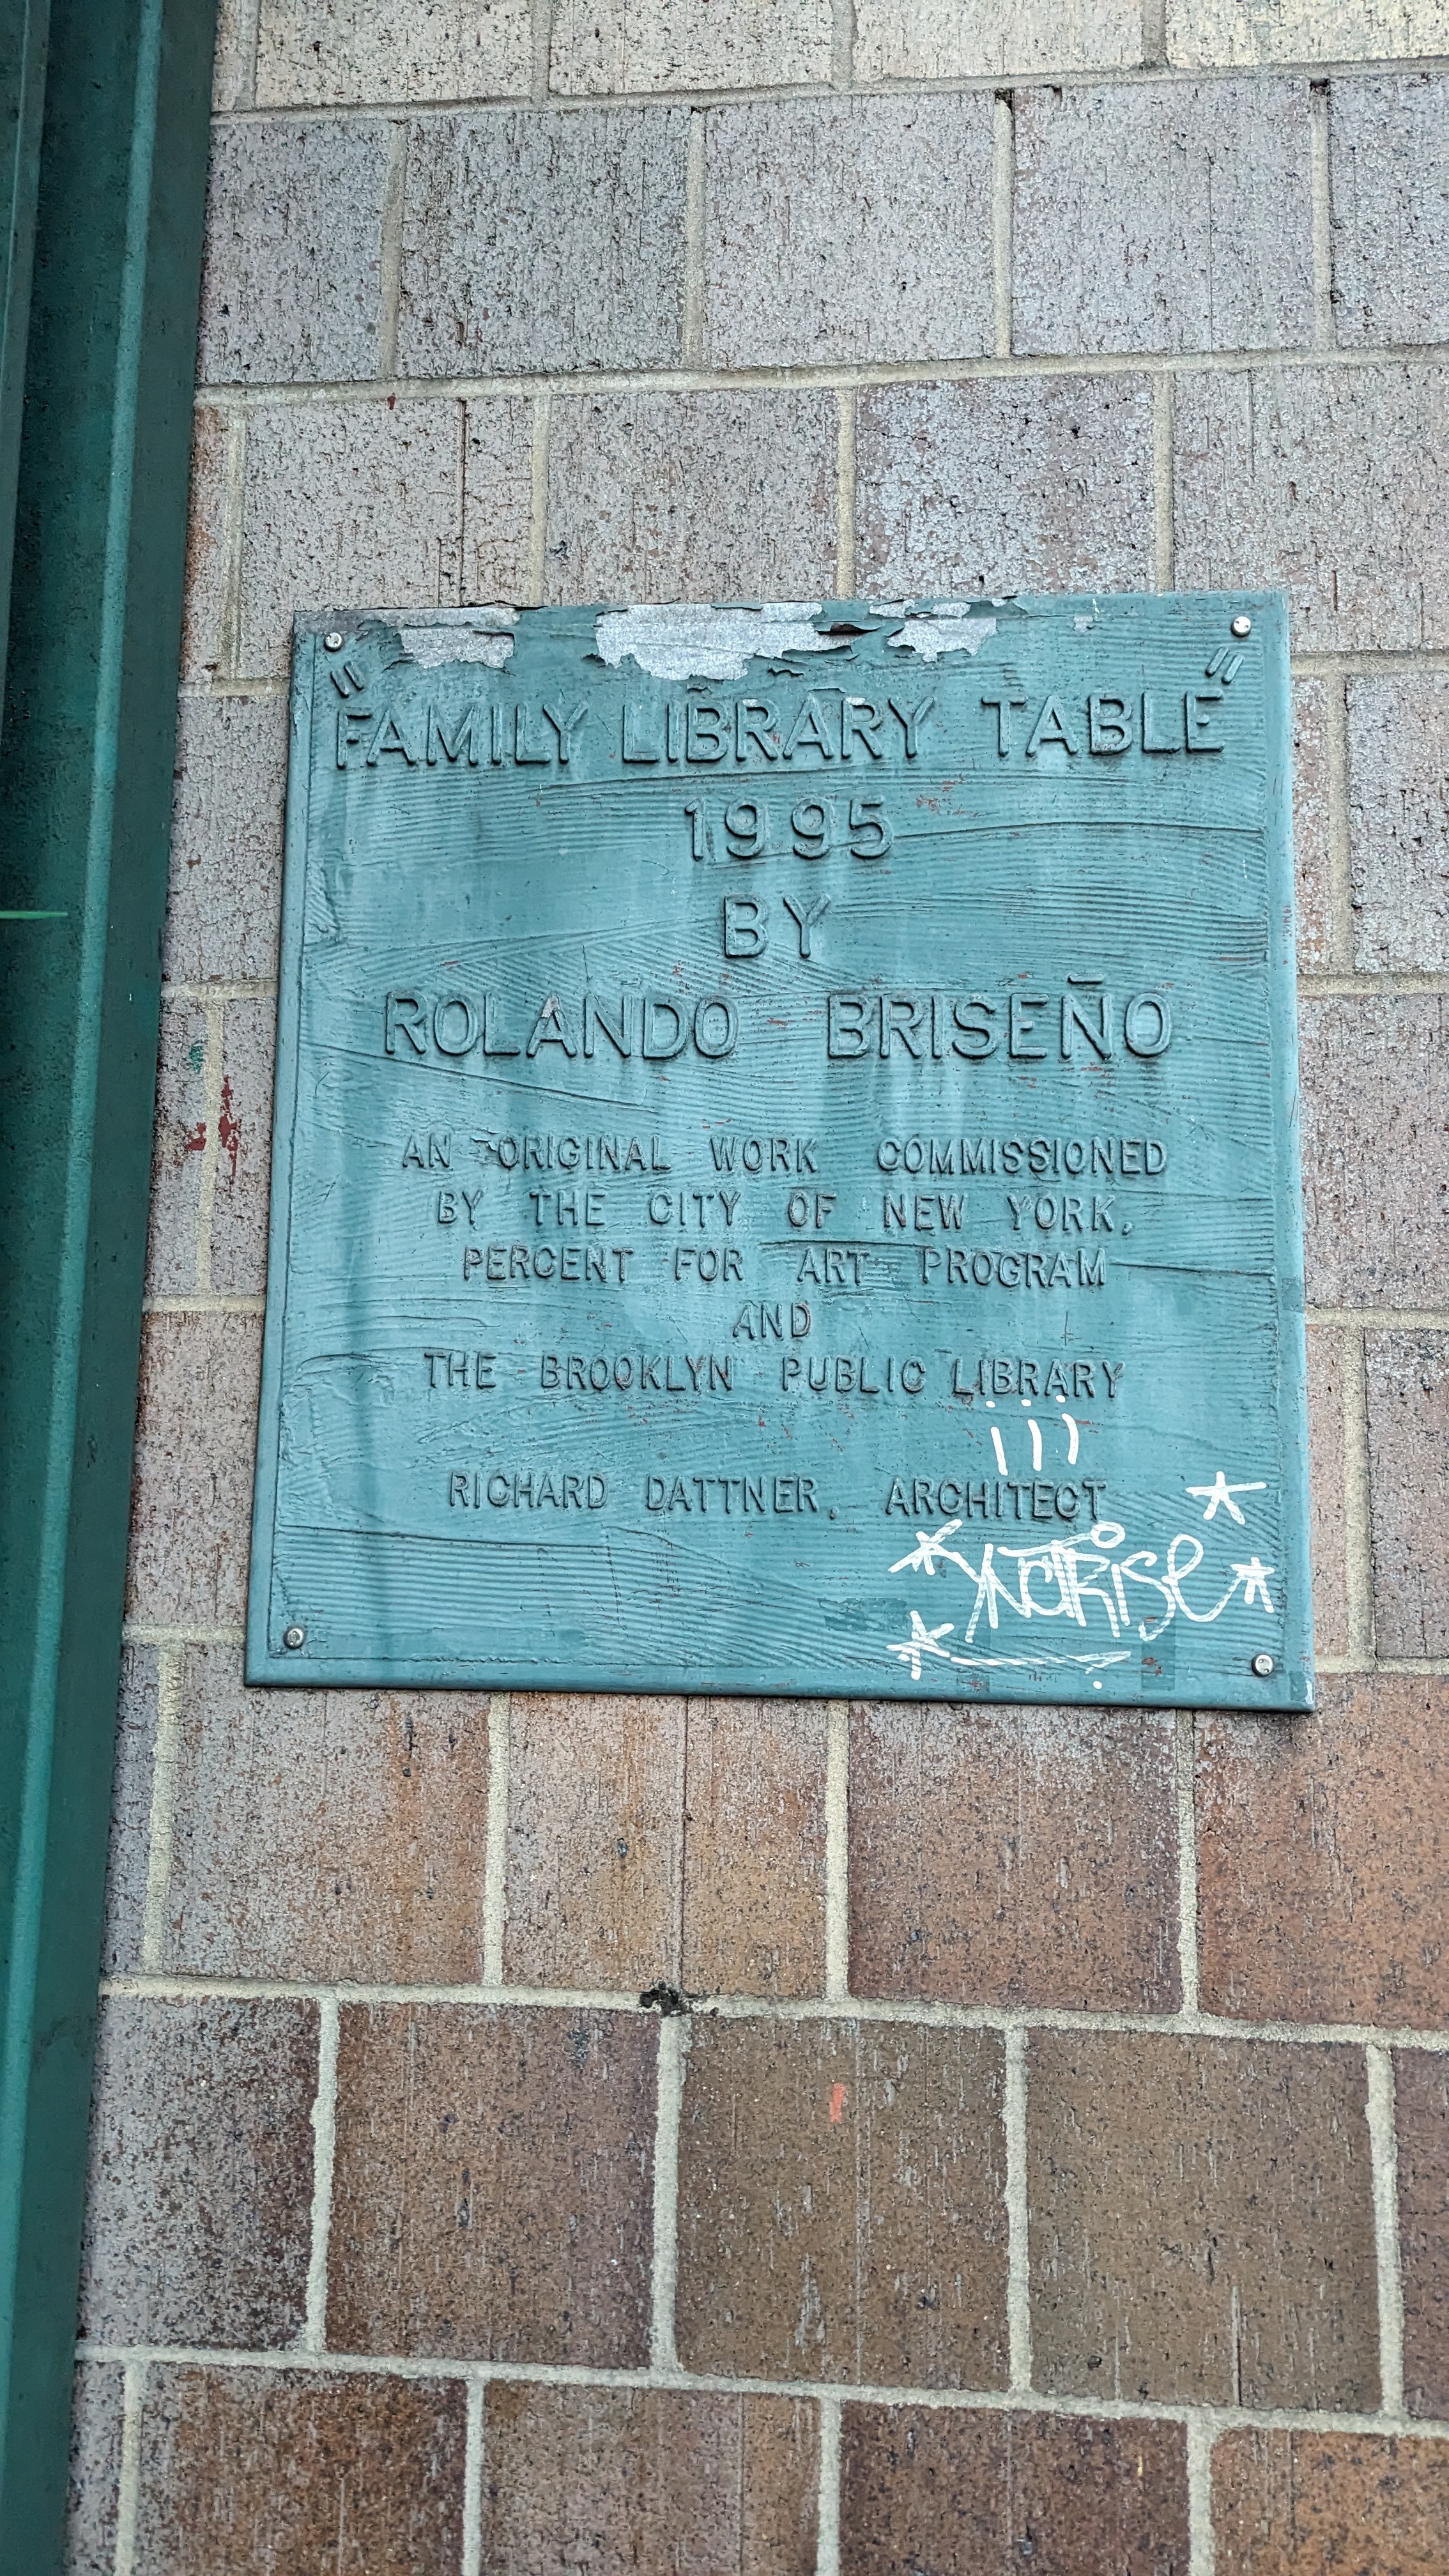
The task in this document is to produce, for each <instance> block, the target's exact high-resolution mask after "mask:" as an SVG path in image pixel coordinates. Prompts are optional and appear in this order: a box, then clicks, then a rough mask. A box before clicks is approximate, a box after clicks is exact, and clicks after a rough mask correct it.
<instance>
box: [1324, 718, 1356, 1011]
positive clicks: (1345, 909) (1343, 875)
mask: <svg viewBox="0 0 1449 2576" xmlns="http://www.w3.org/2000/svg"><path fill="white" fill-rule="evenodd" d="M1347 687H1348V683H1347V680H1346V678H1345V676H1344V674H1343V673H1342V672H1339V671H1335V672H1334V673H1333V674H1332V675H1331V676H1330V677H1329V678H1328V679H1327V680H1326V682H1325V686H1324V710H1323V733H1324V745H1323V748H1324V756H1325V762H1326V766H1327V780H1326V786H1327V797H1326V803H1327V807H1328V922H1329V929H1328V935H1329V941H1330V945H1331V947H1332V951H1333V962H1334V965H1335V966H1336V967H1337V968H1338V970H1339V972H1340V974H1342V975H1353V974H1354V973H1355V960H1354V953H1353V863H1352V857H1351V853H1350V843H1349V819H1348V817H1349V807H1348V708H1347V705H1346V697H1347Z"/></svg>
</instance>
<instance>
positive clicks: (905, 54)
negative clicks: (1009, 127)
mask: <svg viewBox="0 0 1449 2576" xmlns="http://www.w3.org/2000/svg"><path fill="white" fill-rule="evenodd" d="M1141 60H1142V11H1141V8H1140V6H1139V5H1138V0H995V5H994V6H992V7H991V8H989V9H987V8H978V7H974V6H973V5H972V0H855V77H856V79H857V80H858V81H878V80H969V79H971V78H972V77H973V76H978V77H979V75H980V74H982V73H991V72H1018V73H1021V74H1022V75H1023V76H1025V77H1028V78H1030V77H1032V76H1034V75H1035V74H1037V73H1051V72H1080V71H1127V70H1130V69H1131V68H1132V67H1133V66H1134V65H1135V64H1137V63H1140V62H1141Z"/></svg>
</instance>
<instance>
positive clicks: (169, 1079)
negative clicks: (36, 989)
mask: <svg viewBox="0 0 1449 2576" xmlns="http://www.w3.org/2000/svg"><path fill="white" fill-rule="evenodd" d="M207 1037H208V1030H207V1017H206V1012H205V1009H204V1008H203V1006H202V1005H201V1004H200V1003H199V1002H178V1001H173V1000H172V999H171V997H170V996H169V995H167V996H165V997H164V998H163V1000H162V1004H161V1045H160V1051H159V1055H158V1058H157V1065H156V1124H155V1128H154V1130H153V1133H152V1139H151V1217H150V1226H149V1230H148V1233H147V1239H146V1293H147V1295H148V1296H150V1297H187V1296H191V1295H193V1294H194V1293H195V1291H196V1290H197V1289H198V1288H200V1287H204V1286H205V1284H206V1282H205V1279H204V1277H203V1276H202V1275H201V1272H200V1269H199V1265H198V1260H197V1241H196V1230H197V1220H198V1216H199V1213H200V1208H201V1183H202V1173H203V1171H204V1168H205V1163H206V1141H207V1139H206V1130H207V1123H208V1122H207V1113H206V1053H207Z"/></svg>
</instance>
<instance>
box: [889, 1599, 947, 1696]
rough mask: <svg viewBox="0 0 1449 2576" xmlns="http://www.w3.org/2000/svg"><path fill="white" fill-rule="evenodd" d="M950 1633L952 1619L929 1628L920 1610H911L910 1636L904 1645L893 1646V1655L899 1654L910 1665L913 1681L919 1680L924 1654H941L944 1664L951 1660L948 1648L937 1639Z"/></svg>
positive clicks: (902, 1660) (904, 1662)
mask: <svg viewBox="0 0 1449 2576" xmlns="http://www.w3.org/2000/svg"><path fill="white" fill-rule="evenodd" d="M950 1634H951V1621H950V1620H949V1619H948V1620H946V1622H945V1623H944V1625H943V1626H942V1627H939V1628H928V1627H927V1626H926V1625H925V1623H924V1621H923V1620H922V1618H921V1614H920V1612H919V1610H913V1611H912V1612H911V1633H910V1636H909V1637H908V1638H907V1640H906V1642H905V1644H904V1645H902V1646H892V1648H891V1653H892V1654H893V1655H899V1656H900V1659H901V1662H902V1663H903V1664H909V1665H910V1668H911V1679H912V1681H913V1682H918V1681H919V1680H920V1678H921V1657H922V1655H939V1656H940V1659H941V1661H942V1663H943V1664H949V1662H950V1661H951V1658H950V1655H949V1654H948V1653H947V1651H946V1648H945V1647H944V1646H942V1645H938V1644H937V1642H936V1641H937V1639H938V1638H940V1637H949V1636H950Z"/></svg>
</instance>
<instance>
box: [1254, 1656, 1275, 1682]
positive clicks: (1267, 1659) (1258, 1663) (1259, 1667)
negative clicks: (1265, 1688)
mask: <svg viewBox="0 0 1449 2576" xmlns="http://www.w3.org/2000/svg"><path fill="white" fill-rule="evenodd" d="M1253 1670H1254V1672H1255V1673H1256V1674H1257V1676H1258V1679H1259V1681H1260V1682H1265V1681H1266V1680H1267V1678H1268V1675H1269V1674H1270V1673H1271V1671H1272V1670H1273V1658H1272V1656H1271V1655H1255V1656H1254V1657H1253Z"/></svg>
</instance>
